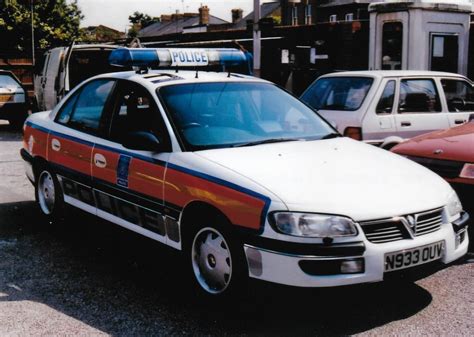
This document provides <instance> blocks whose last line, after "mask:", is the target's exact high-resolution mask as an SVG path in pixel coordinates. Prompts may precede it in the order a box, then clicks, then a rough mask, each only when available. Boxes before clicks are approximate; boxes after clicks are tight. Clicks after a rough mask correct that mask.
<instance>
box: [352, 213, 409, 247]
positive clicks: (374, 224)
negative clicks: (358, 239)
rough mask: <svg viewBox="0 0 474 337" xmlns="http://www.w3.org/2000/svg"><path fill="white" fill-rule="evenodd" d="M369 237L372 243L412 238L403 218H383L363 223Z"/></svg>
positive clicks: (365, 232)
mask: <svg viewBox="0 0 474 337" xmlns="http://www.w3.org/2000/svg"><path fill="white" fill-rule="evenodd" d="M361 226H362V230H363V231H364V234H365V236H366V237H367V239H368V240H369V241H370V242H372V243H385V242H391V241H398V240H403V239H408V238H410V234H409V233H408V230H407V229H406V228H405V225H404V224H403V223H402V221H401V220H398V221H397V220H396V218H394V219H383V220H375V221H368V222H363V223H361Z"/></svg>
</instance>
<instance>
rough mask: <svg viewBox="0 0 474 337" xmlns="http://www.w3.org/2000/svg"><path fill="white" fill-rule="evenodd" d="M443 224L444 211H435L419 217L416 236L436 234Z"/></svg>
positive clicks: (421, 214)
mask: <svg viewBox="0 0 474 337" xmlns="http://www.w3.org/2000/svg"><path fill="white" fill-rule="evenodd" d="M442 223H443V210H442V209H435V210H432V211H428V212H424V213H420V214H418V215H417V222H416V232H415V235H416V236H420V235H425V234H429V233H433V232H436V231H437V230H438V229H440V228H441V224H442Z"/></svg>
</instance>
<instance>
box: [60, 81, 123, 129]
mask: <svg viewBox="0 0 474 337" xmlns="http://www.w3.org/2000/svg"><path fill="white" fill-rule="evenodd" d="M114 84H115V81H113V80H97V81H93V82H91V83H88V84H86V85H85V86H84V87H83V88H82V90H81V93H80V94H79V97H78V99H77V102H76V106H75V108H74V111H73V113H72V116H71V118H70V121H69V124H70V125H71V126H72V127H75V128H78V129H80V130H81V131H85V132H92V133H97V132H98V131H99V127H100V120H101V117H102V112H103V111H104V107H105V103H106V102H107V98H108V97H109V95H110V93H111V91H112V88H113V87H114Z"/></svg>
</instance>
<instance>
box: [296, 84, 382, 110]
mask: <svg viewBox="0 0 474 337" xmlns="http://www.w3.org/2000/svg"><path fill="white" fill-rule="evenodd" d="M372 82H373V80H372V79H371V78H368V77H326V78H321V79H319V80H317V81H316V82H315V83H313V84H312V85H311V86H310V87H309V88H308V90H306V92H305V93H304V94H303V96H302V97H301V99H302V100H303V101H304V102H306V103H308V104H309V105H310V106H311V107H313V108H314V109H316V110H341V111H354V110H357V109H359V108H360V106H361V105H362V103H363V102H364V99H365V97H366V96H367V92H368V91H369V89H370V87H371V86H372Z"/></svg>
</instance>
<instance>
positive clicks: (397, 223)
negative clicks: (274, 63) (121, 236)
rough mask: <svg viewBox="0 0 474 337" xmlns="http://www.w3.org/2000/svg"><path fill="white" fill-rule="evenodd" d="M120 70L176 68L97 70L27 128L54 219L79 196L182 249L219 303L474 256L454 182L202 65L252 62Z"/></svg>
mask: <svg viewBox="0 0 474 337" xmlns="http://www.w3.org/2000/svg"><path fill="white" fill-rule="evenodd" d="M111 62H112V63H113V64H119V65H124V66H139V67H142V68H146V67H149V66H153V67H162V66H165V67H173V68H176V70H160V71H142V70H138V71H137V72H136V73H135V72H124V73H114V74H105V75H101V76H97V77H94V78H92V79H90V80H87V81H86V82H84V83H83V84H82V85H80V86H78V87H77V88H76V89H75V90H74V91H72V92H71V93H70V94H69V95H68V96H67V97H66V98H65V99H63V100H62V101H61V103H60V104H59V105H58V106H57V107H56V108H55V109H53V110H52V111H51V112H43V113H38V114H35V115H33V116H31V117H30V118H29V119H28V120H27V122H26V125H25V130H24V148H23V149H22V156H23V158H24V159H25V161H26V163H27V165H26V166H27V175H28V177H29V179H30V180H31V181H32V182H33V183H34V184H35V187H36V195H37V200H38V203H39V206H40V209H41V211H42V212H43V213H44V215H45V216H47V217H48V218H50V219H55V218H57V217H60V216H62V211H63V210H64V204H65V203H66V204H69V205H73V206H76V207H78V208H80V209H82V210H85V211H87V212H90V213H92V214H95V215H97V216H98V217H101V218H103V219H106V220H109V221H111V222H113V223H116V224H118V225H120V226H123V227H125V228H128V229H130V230H132V231H135V232H137V233H140V234H142V235H145V236H147V237H149V238H152V239H154V240H157V241H159V242H162V243H163V244H165V245H168V246H171V247H173V248H176V249H177V250H182V251H184V252H185V254H186V257H187V258H188V259H189V268H190V271H192V274H193V275H194V276H195V280H196V284H197V285H198V288H199V289H201V290H202V291H203V293H207V294H214V295H224V294H228V293H232V291H233V289H235V288H236V287H238V286H239V285H242V284H244V282H245V280H247V279H248V277H251V278H256V279H261V280H266V281H271V282H276V283H280V284H286V285H292V286H301V287H327V286H339V285H347V284H354V283H362V282H374V281H381V280H383V279H384V275H385V274H386V273H390V272H392V271H395V270H400V269H404V268H408V267H415V268H416V266H418V265H421V264H424V263H428V262H432V261H441V262H442V263H445V264H446V263H449V262H451V261H454V260H456V259H458V258H460V257H461V256H463V255H464V254H465V253H466V252H467V247H468V238H467V237H466V236H465V235H458V234H457V233H465V231H463V227H465V226H466V220H467V217H468V216H467V214H466V213H464V212H463V211H462V207H461V204H460V202H459V200H458V198H457V196H456V194H455V192H454V191H453V190H452V188H451V187H450V186H449V185H448V183H446V182H445V181H444V180H443V179H441V178H440V177H438V176H437V175H435V174H434V173H432V172H430V171H428V170H427V169H425V168H423V167H421V166H419V165H418V164H415V163H413V162H411V161H409V160H406V159H404V158H402V157H400V156H397V155H394V154H392V153H389V152H387V151H384V150H380V149H378V148H375V147H372V146H370V145H366V144H363V143H360V142H357V141H354V140H351V139H348V138H343V137H340V135H339V134H338V133H337V132H336V131H335V130H334V129H333V128H332V127H331V126H330V125H329V124H328V123H327V122H326V121H325V120H324V119H322V118H321V117H320V116H318V115H317V114H316V113H315V112H314V111H313V110H311V109H310V108H308V106H306V105H305V104H303V103H301V102H300V101H299V100H298V99H296V98H294V97H292V96H291V95H290V94H288V93H286V92H285V91H283V90H281V89H279V88H278V87H276V86H275V85H274V84H272V83H269V82H267V81H264V80H261V79H257V78H252V77H250V76H244V75H239V74H232V73H225V72H223V73H213V72H206V71H196V67H199V66H202V67H204V68H203V69H204V70H205V69H206V68H205V67H207V66H208V65H216V64H217V65H219V66H225V67H227V66H231V65H235V64H239V63H242V62H246V59H245V55H244V54H243V53H241V52H239V51H235V50H229V49H221V50H195V49H194V50H181V51H176V50H162V49H158V50H155V49H143V50H141V49H118V50H116V51H114V52H113V53H112V54H111ZM187 65H190V66H192V67H193V69H194V70H193V71H183V70H181V69H179V68H182V67H185V66H187Z"/></svg>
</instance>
